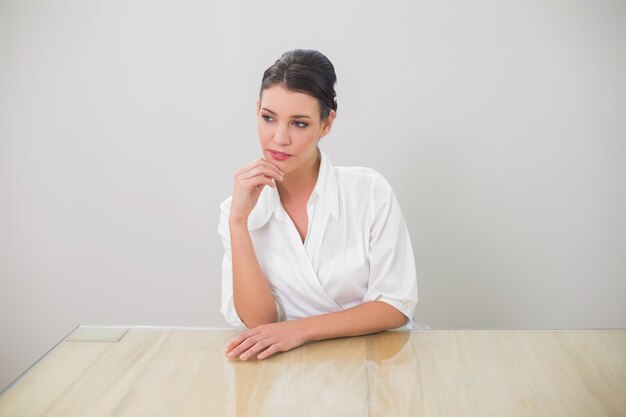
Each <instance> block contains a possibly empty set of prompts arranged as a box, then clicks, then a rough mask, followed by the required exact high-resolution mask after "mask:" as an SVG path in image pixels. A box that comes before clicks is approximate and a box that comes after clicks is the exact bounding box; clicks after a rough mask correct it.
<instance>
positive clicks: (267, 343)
mask: <svg viewBox="0 0 626 417" xmlns="http://www.w3.org/2000/svg"><path fill="white" fill-rule="evenodd" d="M407 320H408V319H407V317H406V316H405V315H404V314H402V313H401V312H400V311H399V310H397V309H396V308H395V307H392V306H390V305H389V304H387V303H385V302H382V301H370V302H366V303H363V304H360V305H358V306H356V307H352V308H348V309H346V310H343V311H339V312H336V313H327V314H321V315H319V316H312V317H307V318H304V319H299V320H290V321H284V322H279V323H272V324H267V325H262V326H259V327H256V328H254V329H251V330H247V331H245V332H243V333H242V334H240V335H239V336H238V337H237V338H236V339H235V340H233V341H232V342H231V343H230V344H229V345H228V347H227V348H226V351H225V353H226V354H227V355H228V357H229V358H231V359H232V358H236V357H239V358H240V359H243V360H245V359H249V358H251V357H253V356H256V357H257V358H258V359H264V358H267V357H268V356H271V355H273V354H274V353H276V352H284V351H287V350H290V349H293V348H295V347H297V346H300V345H302V344H304V343H306V342H311V341H316V340H325V339H333V338H337V337H347V336H359V335H365V334H370V333H377V332H380V331H383V330H389V329H394V328H397V327H400V326H402V325H404V324H405V323H406V322H407Z"/></svg>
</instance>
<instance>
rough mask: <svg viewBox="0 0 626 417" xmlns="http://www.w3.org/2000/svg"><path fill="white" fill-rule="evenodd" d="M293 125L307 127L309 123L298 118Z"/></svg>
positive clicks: (301, 127)
mask: <svg viewBox="0 0 626 417" xmlns="http://www.w3.org/2000/svg"><path fill="white" fill-rule="evenodd" d="M293 125H294V126H295V127H297V128H299V129H304V128H305V127H307V126H308V123H304V122H299V121H297V120H294V121H293Z"/></svg>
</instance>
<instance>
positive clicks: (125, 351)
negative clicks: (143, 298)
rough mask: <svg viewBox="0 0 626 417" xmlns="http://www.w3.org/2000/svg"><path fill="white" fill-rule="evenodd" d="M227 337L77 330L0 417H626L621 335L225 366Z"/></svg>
mask: <svg viewBox="0 0 626 417" xmlns="http://www.w3.org/2000/svg"><path fill="white" fill-rule="evenodd" d="M236 334H237V332H236V331H232V330H208V329H146V328H129V329H119V328H117V329H115V328H113V329H111V328H108V329H107V328H105V329H97V328H96V329H94V328H84V327H81V328H78V329H77V330H76V331H75V332H74V333H72V334H71V335H70V336H69V337H68V338H66V339H65V340H64V341H62V342H61V343H60V344H59V345H58V346H57V347H56V348H55V349H54V350H53V351H52V352H50V353H49V354H47V355H46V357H44V358H43V360H41V361H40V362H39V363H38V364H37V365H36V366H34V367H33V368H32V369H31V370H29V371H28V372H27V373H26V374H25V375H24V376H22V377H21V378H20V379H19V380H18V381H17V382H16V383H14V384H13V385H12V386H11V387H9V388H8V389H7V390H5V391H4V393H3V394H2V395H1V396H0V416H2V417H20V416H24V417H37V416H47V417H52V416H62V417H72V416H77V417H98V416H116V417H122V416H133V417H137V416H149V417H158V416H176V417H181V416H194V417H197V416H271V417H280V416H289V417H294V416H324V417H332V416H338V417H347V416H386V417H387V416H454V417H457V416H472V417H478V416H498V417H504V416H506V417H510V416H530V415H532V416H550V417H555V416H567V417H573V416H585V417H591V416H593V417H599V416H626V330H596V331H583V330H575V331H433V330H428V331H415V332H386V333H382V334H378V335H372V336H365V337H356V338H345V339H337V340H328V341H324V342H318V343H313V344H309V345H305V346H302V347H300V348H298V349H295V350H293V351H291V352H288V353H283V354H280V355H277V356H275V357H272V358H269V359H266V360H263V361H247V362H239V361H229V360H228V359H226V358H225V357H224V355H223V348H224V347H225V346H226V344H227V342H229V341H230V340H231V339H232V338H233V337H234V336H235V335H236Z"/></svg>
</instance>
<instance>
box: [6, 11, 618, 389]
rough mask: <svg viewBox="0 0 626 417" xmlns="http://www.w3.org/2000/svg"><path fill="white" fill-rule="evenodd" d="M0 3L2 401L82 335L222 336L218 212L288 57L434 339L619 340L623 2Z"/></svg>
mask: <svg viewBox="0 0 626 417" xmlns="http://www.w3.org/2000/svg"><path fill="white" fill-rule="evenodd" d="M377 3H378V2H376V3H374V2H365V3H364V2H352V3H345V2H326V1H316V2H310V3H309V4H304V5H302V6H300V7H297V6H295V4H296V3H293V2H291V1H280V2H278V1H271V2H254V3H253V2H250V4H248V5H244V4H242V3H239V2H203V1H199V0H188V1H183V2H168V1H162V0H157V1H154V0H151V1H147V0H138V1H131V2H128V1H121V0H114V1H110V0H107V1H102V0H101V1H89V2H80V1H70V0H57V1H54V2H50V1H25V0H4V1H2V2H0V334H1V337H2V342H1V343H0V387H2V386H5V385H6V384H8V383H9V382H10V381H11V380H12V379H14V378H15V377H17V376H18V375H19V373H20V372H22V371H23V370H24V369H26V368H27V367H28V366H29V365H30V364H31V363H32V362H33V361H35V360H36V358H38V357H39V356H41V355H42V354H43V353H45V352H46V351H47V349H49V348H50V347H52V346H53V345H54V343H56V342H57V341H58V340H60V339H61V338H62V337H63V336H64V335H65V334H66V333H67V332H69V331H70V330H71V329H72V328H73V327H74V326H75V325H77V324H79V323H90V324H159V325H186V326H221V325H224V321H223V320H222V318H221V317H220V314H219V311H218V300H219V266H220V261H221V255H222V249H221V247H220V241H219V239H218V235H217V233H216V227H217V221H218V204H219V202H220V201H221V200H223V199H224V198H225V197H227V196H228V195H229V194H230V189H231V186H232V174H233V172H234V171H235V169H237V168H238V167H240V166H242V165H244V164H246V163H248V162H249V161H250V160H252V159H253V158H255V157H257V155H258V145H257V139H256V127H255V124H254V123H255V119H254V101H255V99H256V95H257V93H258V88H259V83H260V79H261V74H262V72H263V70H264V69H265V68H266V67H267V66H269V65H270V64H272V63H273V61H274V60H275V59H276V58H278V56H279V55H280V54H281V53H282V52H283V51H285V50H287V49H291V48H295V47H305V48H315V49H319V50H321V51H322V52H324V53H325V54H327V56H328V57H329V58H330V59H331V60H332V61H333V62H334V64H335V67H336V69H337V73H338V77H339V84H338V93H339V98H338V103H339V112H338V119H337V121H336V124H335V128H334V131H333V133H331V135H330V136H329V137H327V138H326V139H325V140H324V141H325V142H326V143H325V145H324V146H325V149H326V151H327V152H328V153H329V154H330V156H331V158H332V160H333V162H334V163H335V164H336V165H364V166H370V167H373V168H375V169H377V170H379V171H380V172H382V173H383V174H384V175H385V176H386V177H387V179H388V180H389V181H390V182H391V184H392V185H393V186H394V188H395V190H396V193H397V195H398V198H399V200H400V203H401V205H402V207H403V210H404V213H405V216H406V218H407V222H408V225H409V228H410V233H411V236H412V239H413V245H414V249H415V256H416V262H417V271H418V274H419V277H418V279H419V289H420V304H419V307H418V311H417V314H418V320H420V321H423V322H426V323H428V324H430V325H431V326H432V327H434V328H514V329H521V328H605V327H626V308H625V303H623V298H624V295H625V294H626V83H625V77H624V74H626V25H624V22H625V21H626V3H624V2H622V1H619V0H615V1H609V0H601V1H594V2H589V1H582V0H562V1H556V0H551V1H543V0H542V1H539V0H535V1H526V0H524V1H522V0H520V1H511V2H500V1H488V0H482V1H475V2H464V1H457V2H436V1H432V2H416V1H406V2H391V3H388V5H389V8H382V7H381V6H380V5H378V4H377Z"/></svg>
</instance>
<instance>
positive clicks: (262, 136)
mask: <svg viewBox="0 0 626 417" xmlns="http://www.w3.org/2000/svg"><path fill="white" fill-rule="evenodd" d="M257 132H258V134H259V140H260V141H261V143H267V142H268V141H271V140H272V138H273V137H274V131H273V129H272V128H271V126H270V125H269V124H267V123H264V122H263V121H260V122H259V123H258V124H257Z"/></svg>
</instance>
